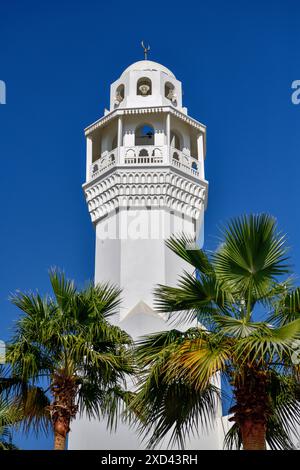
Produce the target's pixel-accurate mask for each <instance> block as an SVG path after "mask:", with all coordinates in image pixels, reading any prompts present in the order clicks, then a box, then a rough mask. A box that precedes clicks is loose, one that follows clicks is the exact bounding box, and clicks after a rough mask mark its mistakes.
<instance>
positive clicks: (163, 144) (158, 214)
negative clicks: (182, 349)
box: [69, 61, 223, 449]
mask: <svg viewBox="0 0 300 470" xmlns="http://www.w3.org/2000/svg"><path fill="white" fill-rule="evenodd" d="M141 78H143V79H146V80H148V81H149V80H151V94H150V95H147V96H141V95H139V94H137V90H138V84H139V83H140V82H139V80H140V79H141ZM145 83H146V82H145ZM147 83H149V82H147ZM166 83H167V84H168V86H170V87H171V88H172V87H173V88H172V93H171V94H170V95H168V96H169V98H168V97H167V96H166V93H167V92H166ZM121 85H124V96H123V97H121V95H120V94H119V95H118V90H120V86H121ZM121 88H122V87H121ZM146 90H147V88H146ZM141 124H147V125H151V126H152V127H153V130H154V136H153V142H152V144H151V146H150V145H147V142H146V141H145V145H140V144H139V145H136V143H137V141H136V138H135V133H136V130H137V128H138V127H139V126H140V125H141ZM205 132H206V129H205V126H203V125H202V124H200V123H198V122H197V121H195V120H193V119H192V118H190V117H189V116H187V110H186V108H182V92H181V82H179V81H178V80H176V78H175V76H174V74H173V73H172V72H171V71H170V70H168V69H167V68H166V67H164V66H162V65H160V64H157V63H155V62H152V61H139V62H136V63H135V64H132V65H131V66H130V67H128V68H127V69H126V70H125V71H124V72H123V73H122V74H121V76H120V78H119V79H118V80H116V81H115V82H114V83H113V84H112V85H111V97H110V112H108V113H106V114H105V116H104V117H103V118H101V119H100V120H99V121H97V122H96V123H94V124H93V125H91V126H89V127H88V128H87V129H86V136H87V138H88V139H89V141H88V146H87V167H88V166H90V168H87V178H86V183H85V184H84V186H83V189H84V192H85V196H86V200H87V204H88V209H89V212H90V215H91V220H92V222H93V224H94V225H95V229H96V255H95V282H96V283H97V282H102V281H104V282H106V281H110V282H113V283H115V284H117V285H120V286H121V287H122V289H123V295H122V297H123V305H122V308H121V310H120V313H119V315H117V316H116V317H115V318H113V319H112V321H113V322H114V323H115V324H117V325H119V326H120V327H121V328H123V329H125V330H126V331H127V332H128V333H129V334H130V335H131V336H132V337H133V338H134V339H138V338H139V337H140V336H142V335H145V334H148V333H151V332H156V331H162V330H168V329H171V328H172V327H173V326H171V325H170V324H169V323H167V322H166V321H165V319H164V318H163V317H162V316H160V315H158V314H157V313H155V312H154V309H153V294H152V293H153V288H154V286H155V285H156V284H158V283H161V284H168V285H175V284H176V281H177V279H178V276H179V275H180V274H181V273H182V271H183V269H187V270H190V269H191V268H190V266H189V265H187V264H186V263H185V262H184V261H182V260H181V259H180V258H179V257H177V256H175V255H174V254H173V253H172V252H171V251H170V250H169V249H168V248H166V246H165V240H166V239H167V238H169V236H170V235H171V234H175V233H180V232H185V233H189V234H191V235H192V236H194V237H195V238H196V239H197V240H198V242H199V243H200V244H201V245H202V243H203V222H204V211H205V208H206V204H207V190H208V183H207V181H206V180H205V179H204V155H205ZM174 134H176V135H177V138H176V139H175V138H174ZM172 136H173V137H172ZM176 142H177V143H176ZM115 146H116V148H115ZM179 147H180V148H179ZM141 151H142V152H141ZM174 152H175V153H176V154H177V155H174ZM175 157H176V158H175ZM177 157H178V158H177ZM91 160H92V163H91ZM195 164H196V165H197V168H196V169H195V168H194V165H195ZM188 326H189V325H182V326H181V328H182V329H185V328H187V327H188ZM221 424H222V423H221V406H219V409H218V413H217V418H216V421H215V423H214V429H213V430H211V431H210V432H209V433H207V432H206V431H205V430H202V431H201V432H200V437H196V438H194V439H191V441H190V443H189V444H188V446H187V448H189V449H218V448H221V447H222V438H223V435H222V425H221ZM143 445H144V444H143V443H141V442H140V441H139V438H138V436H137V434H136V433H135V431H134V430H133V429H129V428H128V426H127V425H120V426H119V428H118V430H117V433H116V434H109V433H108V431H107V430H106V426H105V423H101V422H100V423H99V422H97V421H96V420H92V421H88V420H87V418H86V417H82V418H80V419H77V420H76V421H75V422H73V423H72V432H71V434H70V438H69V448H70V449H137V448H143ZM165 446H166V442H165V443H163V444H162V448H165Z"/></svg>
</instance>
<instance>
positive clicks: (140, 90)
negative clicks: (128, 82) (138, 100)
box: [136, 77, 152, 96]
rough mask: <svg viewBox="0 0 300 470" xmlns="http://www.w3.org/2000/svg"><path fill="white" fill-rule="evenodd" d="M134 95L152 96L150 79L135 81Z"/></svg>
mask: <svg viewBox="0 0 300 470" xmlns="http://www.w3.org/2000/svg"><path fill="white" fill-rule="evenodd" d="M136 94H137V95H141V96H148V95H152V82H151V80H150V78H147V77H143V78H140V79H139V80H138V81H137V85H136Z"/></svg>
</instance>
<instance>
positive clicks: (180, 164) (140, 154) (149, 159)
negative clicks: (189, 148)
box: [91, 145, 200, 179]
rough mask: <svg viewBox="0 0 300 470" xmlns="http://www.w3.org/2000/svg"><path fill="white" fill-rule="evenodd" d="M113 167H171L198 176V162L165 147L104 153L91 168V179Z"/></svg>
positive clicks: (126, 149)
mask: <svg viewBox="0 0 300 470" xmlns="http://www.w3.org/2000/svg"><path fill="white" fill-rule="evenodd" d="M115 165H118V166H122V167H123V166H128V167H130V166H139V165H141V166H144V165H145V166H147V167H157V166H168V165H172V166H173V167H175V168H177V169H179V170H180V171H182V172H184V173H186V174H189V175H192V176H194V177H196V178H199V176H200V163H199V161H198V160H197V159H196V158H194V157H192V156H190V155H187V154H185V153H184V152H182V151H180V150H177V149H175V148H173V147H168V146H166V145H164V146H155V145H145V146H142V145H137V146H132V147H120V149H119V151H118V149H117V148H115V149H113V150H112V151H111V152H104V153H103V154H102V156H101V157H100V158H98V159H97V160H96V161H94V162H93V164H92V166H91V179H94V178H97V177H98V176H99V175H101V174H103V173H106V172H107V171H108V170H109V169H110V168H112V167H114V166H115Z"/></svg>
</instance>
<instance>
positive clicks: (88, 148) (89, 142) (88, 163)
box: [86, 137, 93, 181]
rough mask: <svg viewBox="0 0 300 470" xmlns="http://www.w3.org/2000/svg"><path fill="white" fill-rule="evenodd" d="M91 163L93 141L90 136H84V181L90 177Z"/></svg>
mask: <svg viewBox="0 0 300 470" xmlns="http://www.w3.org/2000/svg"><path fill="white" fill-rule="evenodd" d="M92 163H93V141H92V138H91V137H87V138H86V181H89V180H90V178H91V167H92Z"/></svg>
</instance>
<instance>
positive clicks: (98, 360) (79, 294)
mask: <svg viewBox="0 0 300 470" xmlns="http://www.w3.org/2000/svg"><path fill="white" fill-rule="evenodd" d="M50 282H51V285H52V290H53V294H54V296H53V297H49V296H47V297H45V298H42V297H41V296H40V295H39V294H38V293H29V294H24V293H21V292H19V293H16V294H15V295H14V296H13V297H12V302H13V303H14V304H15V305H16V306H17V307H19V309H21V310H22V316H21V317H20V319H19V320H18V321H17V324H16V328H15V334H14V337H13V339H12V341H11V343H10V344H9V346H8V350H7V362H8V363H9V371H10V378H9V379H7V380H8V381H10V382H11V388H14V390H15V392H16V396H17V397H19V403H20V406H21V408H22V409H23V410H24V415H25V419H24V422H25V425H26V427H27V429H28V427H30V426H31V425H32V424H35V427H37V428H38V427H39V426H40V423H42V424H43V426H44V428H47V426H48V424H49V420H50V421H51V423H52V427H53V431H54V448H55V449H57V450H64V449H65V448H66V438H67V435H68V433H69V431H70V423H71V421H72V420H73V419H74V418H75V417H76V416H77V414H78V413H83V412H85V413H87V415H88V417H97V418H100V417H105V418H106V419H107V420H108V425H109V426H111V427H113V426H116V419H117V416H118V414H119V411H120V407H121V406H122V404H123V403H124V402H126V400H127V399H128V397H129V396H130V393H129V392H127V391H126V390H125V389H124V384H125V378H126V376H127V374H133V373H134V367H133V361H132V355H131V344H132V340H131V338H130V337H129V336H128V334H126V333H125V332H124V331H123V330H121V329H120V328H118V327H117V326H113V325H111V324H110V323H109V319H110V316H111V315H113V314H114V313H116V312H117V311H118V308H119V306H120V290H119V289H118V288H117V287H114V286H111V285H109V284H103V285H97V286H92V285H89V286H88V287H87V288H85V289H83V290H81V291H79V290H78V289H77V288H76V287H75V285H74V283H73V282H72V281H69V280H67V279H66V278H65V276H64V274H63V273H60V272H58V271H56V270H52V271H51V272H50ZM41 384H42V385H41Z"/></svg>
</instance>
